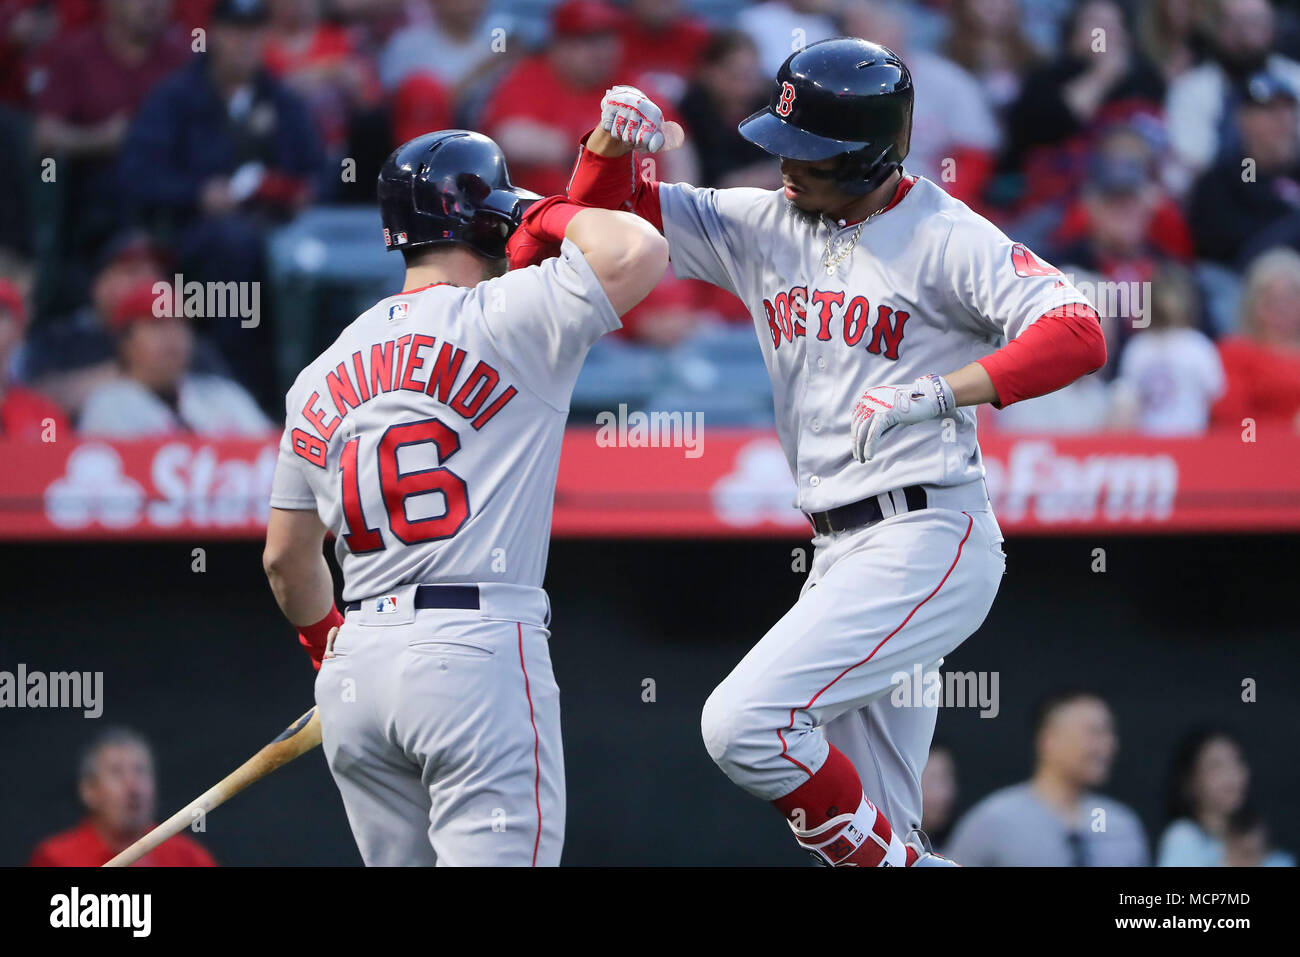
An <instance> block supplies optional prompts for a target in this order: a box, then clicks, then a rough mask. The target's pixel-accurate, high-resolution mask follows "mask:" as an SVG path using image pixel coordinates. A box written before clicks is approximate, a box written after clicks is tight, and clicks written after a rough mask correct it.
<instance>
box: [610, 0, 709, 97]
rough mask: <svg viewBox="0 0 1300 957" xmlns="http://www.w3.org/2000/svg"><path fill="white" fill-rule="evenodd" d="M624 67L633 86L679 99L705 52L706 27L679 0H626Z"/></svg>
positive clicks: (705, 61)
mask: <svg viewBox="0 0 1300 957" xmlns="http://www.w3.org/2000/svg"><path fill="white" fill-rule="evenodd" d="M621 32H622V34H623V68H624V69H625V70H626V71H627V75H628V76H629V77H631V80H630V81H629V82H630V83H631V84H632V85H633V86H640V85H642V84H646V85H648V86H652V87H654V88H655V89H656V90H659V91H660V92H661V93H663V94H664V95H665V96H666V97H668V99H670V100H672V101H674V102H676V101H677V100H680V99H681V97H682V94H683V93H684V92H685V90H686V84H687V83H688V82H689V81H690V79H691V77H692V76H694V75H695V70H696V68H697V67H700V66H706V65H708V64H710V63H712V62H713V61H712V60H710V59H709V57H708V55H707V53H706V52H705V48H706V46H708V44H709V27H708V24H706V23H705V22H704V21H703V20H700V19H698V18H697V17H694V16H692V15H690V14H689V13H685V12H683V10H682V0H628V3H627V12H626V14H625V15H624V17H623V24H622V31H621Z"/></svg>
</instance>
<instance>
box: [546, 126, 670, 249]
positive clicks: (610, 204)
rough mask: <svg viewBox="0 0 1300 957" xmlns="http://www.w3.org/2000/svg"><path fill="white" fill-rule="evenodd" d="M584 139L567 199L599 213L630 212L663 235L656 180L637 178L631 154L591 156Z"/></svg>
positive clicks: (570, 179)
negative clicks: (609, 210)
mask: <svg viewBox="0 0 1300 957" xmlns="http://www.w3.org/2000/svg"><path fill="white" fill-rule="evenodd" d="M590 135H591V134H590V133H588V134H587V136H590ZM587 136H584V137H583V138H582V145H581V146H580V147H579V148H578V160H577V162H576V163H575V164H574V166H573V173H572V174H571V175H570V177H569V188H568V194H569V198H570V199H572V200H575V201H577V202H579V203H584V204H586V205H587V206H596V207H599V208H600V209H626V210H630V211H631V212H634V213H636V214H637V215H638V216H640V217H641V218H642V219H644V220H646V221H647V222H649V223H650V224H651V225H652V226H654V227H655V229H657V230H659V231H660V232H661V233H662V232H663V231H664V221H663V214H662V212H661V211H660V208H659V182H658V180H653V179H651V180H647V179H643V178H641V177H638V176H637V175H636V163H635V154H634V153H625V154H624V155H622V156H599V155H597V154H596V153H593V152H591V151H590V150H589V149H587Z"/></svg>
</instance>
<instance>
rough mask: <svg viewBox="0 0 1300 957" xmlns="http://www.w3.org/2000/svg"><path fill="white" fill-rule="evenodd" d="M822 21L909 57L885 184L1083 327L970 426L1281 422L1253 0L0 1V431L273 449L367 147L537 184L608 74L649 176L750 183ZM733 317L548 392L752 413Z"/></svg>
mask: <svg viewBox="0 0 1300 957" xmlns="http://www.w3.org/2000/svg"><path fill="white" fill-rule="evenodd" d="M837 34H851V35H859V36H866V37H869V38H872V39H874V40H877V41H879V42H882V43H884V44H886V45H888V46H890V47H892V48H894V49H895V50H896V51H897V52H899V53H900V55H901V56H902V57H903V58H904V60H905V61H906V62H907V63H908V64H909V65H910V68H911V70H912V73H913V77H914V81H915V86H916V108H915V110H916V113H915V124H914V133H913V138H912V145H911V153H910V155H909V156H908V158H907V161H906V164H905V166H906V168H907V169H908V170H909V171H910V172H913V173H918V174H921V175H924V176H927V177H929V178H931V179H933V180H935V181H936V182H938V183H940V184H941V185H942V186H943V187H944V188H945V189H947V190H948V191H949V192H951V193H952V194H954V195H955V196H957V197H958V198H960V199H962V200H963V201H965V202H967V203H969V204H970V205H972V206H973V207H974V208H976V209H977V210H979V211H980V212H982V213H984V214H985V215H987V216H989V217H990V218H992V219H993V220H994V221H995V222H997V223H998V224H999V225H1000V226H1002V227H1003V228H1004V230H1005V231H1006V232H1007V233H1008V234H1009V235H1011V236H1012V237H1013V238H1015V239H1016V240H1018V241H1022V242H1025V243H1027V244H1029V245H1030V246H1031V247H1033V248H1034V249H1035V250H1036V251H1037V252H1039V253H1040V254H1041V255H1042V256H1043V257H1044V258H1045V259H1047V260H1049V261H1051V262H1053V263H1055V264H1056V265H1058V266H1060V267H1061V268H1062V270H1063V271H1064V272H1066V273H1067V274H1068V275H1070V276H1072V277H1073V278H1074V280H1075V281H1076V282H1078V283H1080V284H1082V285H1084V287H1085V288H1086V289H1089V290H1092V291H1093V292H1095V296H1094V298H1095V299H1096V300H1097V304H1098V306H1099V311H1100V312H1102V313H1103V314H1104V322H1105V324H1106V335H1107V337H1108V340H1109V343H1110V350H1109V356H1110V358H1109V361H1108V363H1107V365H1106V367H1105V368H1104V369H1103V370H1102V371H1101V372H1099V373H1098V374H1096V375H1094V376H1091V377H1088V378H1087V379H1085V380H1082V381H1080V382H1078V383H1075V384H1074V385H1072V386H1071V387H1069V388H1068V389H1066V390H1063V391H1062V392H1061V393H1057V394H1055V395H1052V396H1047V397H1044V398H1042V399H1038V400H1034V401H1032V402H1028V403H1024V404H1023V405H1021V406H1017V407H1012V408H1010V409H1007V410H1005V411H1002V412H998V413H993V414H991V415H990V416H989V424H990V425H991V426H992V427H994V428H999V429H1004V430H1018V431H1054V432H1093V431H1101V430H1136V431H1139V432H1142V433H1146V434H1152V435H1196V434H1200V433H1203V432H1205V431H1206V430H1207V429H1210V428H1213V427H1216V426H1218V427H1223V428H1225V429H1241V428H1242V427H1243V420H1245V419H1254V420H1256V421H1257V422H1263V421H1270V422H1274V423H1276V424H1279V425H1280V426H1282V427H1283V428H1285V429H1286V430H1287V431H1293V430H1295V429H1297V428H1300V105H1298V103H1300V17H1297V11H1296V9H1295V6H1294V5H1293V4H1291V3H1283V2H1278V3H1275V4H1270V2H1269V0H1146V2H1142V3H1126V2H1123V0H1081V2H1070V0H918V2H915V3H911V4H907V5H902V4H898V3H894V2H888V0H880V2H876V0H767V2H763V3H756V4H747V3H742V2H737V0H691V2H689V3H687V2H683V0H622V2H620V3H617V4H612V3H608V2H605V0H562V2H559V3H555V2H554V0H494V2H489V0H102V2H99V0H10V2H8V3H7V4H5V5H4V6H3V8H0V143H2V144H3V146H0V394H2V396H3V399H2V403H3V404H0V428H2V429H3V434H4V435H6V436H23V435H28V436H32V435H37V434H39V433H40V431H41V423H48V422H50V421H55V422H57V423H64V422H70V423H72V424H73V425H75V426H76V427H77V428H78V429H80V430H81V431H83V432H86V433H90V434H100V435H112V436H118V437H129V436H132V435H142V434H157V433H160V432H167V431H171V430H177V429H185V430H191V431H195V432H199V433H203V434H214V435H220V434H245V433H249V432H255V431H257V430H264V429H267V428H270V423H271V422H272V421H274V420H277V419H278V418H279V412H278V407H279V401H280V400H279V396H280V395H281V394H282V393H283V389H284V387H285V386H286V385H287V381H286V377H291V375H292V373H293V371H296V370H295V368H294V365H293V363H294V361H296V360H300V362H299V364H301V362H305V361H306V360H307V359H308V358H310V353H303V352H302V349H304V348H307V346H305V345H304V344H303V343H302V342H301V341H300V340H303V339H304V335H303V325H302V323H303V321H305V322H306V323H307V324H308V325H309V326H310V325H311V324H312V323H315V324H316V325H322V324H323V325H326V326H331V324H332V327H331V328H327V329H325V330H323V333H324V335H323V338H319V337H320V336H321V334H322V330H317V335H318V339H319V341H320V342H322V343H323V342H325V341H328V338H330V337H332V335H333V332H335V331H337V328H338V327H339V326H340V325H341V324H342V323H343V322H346V321H348V320H349V319H350V318H351V315H352V314H355V313H354V312H350V313H346V314H345V315H342V316H334V315H330V314H328V311H326V310H322V311H321V312H320V314H319V315H318V314H316V313H311V314H310V315H308V316H307V318H306V319H305V320H302V321H297V320H293V319H292V317H293V316H294V315H295V310H296V311H297V312H301V311H302V310H303V309H306V308H309V307H306V306H303V305H302V303H304V302H310V301H312V300H311V299H310V297H309V296H306V295H304V294H303V293H302V286H301V284H298V285H295V277H297V278H299V279H300V278H301V277H300V275H299V273H295V272H294V270H295V269H297V270H299V271H300V272H301V270H302V269H304V268H306V267H304V266H303V263H308V264H310V260H311V259H312V256H313V255H316V256H320V257H323V256H325V255H326V253H314V252H313V251H312V249H313V248H314V247H311V244H310V243H307V242H304V241H303V240H302V236H303V235H304V234H306V235H310V234H311V230H312V229H313V228H315V225H316V224H318V223H323V222H325V221H326V220H325V219H324V218H322V217H324V216H325V215H326V214H327V213H332V212H333V211H344V213H346V215H350V216H353V217H354V218H352V219H342V220H339V222H343V223H345V224H348V230H349V231H348V235H350V236H355V237H357V238H356V240H355V241H356V242H357V243H358V246H360V245H361V243H362V240H363V239H364V240H365V241H366V242H370V241H371V240H372V239H373V243H371V245H372V246H373V247H374V248H375V249H376V250H379V251H380V258H381V263H380V265H378V266H375V267H373V271H374V275H372V276H370V277H369V278H371V279H374V280H377V281H379V282H380V283H381V284H382V282H383V281H384V279H385V277H387V276H390V275H391V272H390V271H387V270H385V269H384V268H383V263H382V250H381V248H380V244H379V243H378V238H377V237H378V227H377V220H374V221H373V223H372V218H373V217H372V216H371V213H372V205H373V201H374V196H373V183H374V180H375V174H376V172H377V169H378V167H379V164H380V163H381V162H382V161H383V158H384V157H385V156H386V155H387V154H388V153H389V152H390V150H391V149H392V148H393V147H394V146H395V145H397V144H398V143H401V142H403V141H404V140H406V139H408V138H410V137H412V136H414V135H417V134H419V133H421V132H425V131H428V130H432V129H438V128H445V127H449V126H464V127H470V128H474V129H479V130H482V131H484V132H486V133H488V134H489V135H491V136H493V137H494V138H495V139H496V140H497V141H498V142H499V143H500V144H501V146H502V148H503V149H504V151H505V153H506V155H507V157H508V159H509V162H510V165H511V170H512V176H513V178H514V179H515V180H516V182H518V183H520V184H521V185H524V186H526V187H528V188H531V189H534V190H536V191H538V192H540V193H543V194H546V193H553V192H558V191H562V190H563V189H564V187H565V184H566V182H567V177H568V173H569V170H570V167H571V164H572V162H573V159H574V156H575V153H576V146H577V142H578V139H579V138H580V136H581V135H582V134H583V133H584V132H586V130H588V129H589V128H590V127H591V126H592V125H593V123H594V121H595V120H596V118H597V117H598V115H599V108H598V104H599V102H600V99H601V96H602V94H603V93H604V91H605V90H606V89H607V88H608V87H609V86H611V85H613V84H615V83H630V84H634V85H637V86H640V87H642V88H643V89H645V90H647V91H648V92H651V94H652V95H653V96H654V97H655V98H656V99H657V100H658V101H660V102H662V103H663V104H664V105H665V107H666V110H667V113H668V115H669V116H670V117H672V118H675V119H677V120H679V121H680V122H682V123H683V125H684V126H685V127H686V129H687V131H688V140H687V146H686V147H685V148H683V149H681V150H677V151H673V152H669V153H665V154H662V155H660V156H657V157H653V158H648V160H649V161H652V162H655V163H657V164H658V168H657V169H656V170H655V175H656V176H657V177H658V178H660V179H664V180H667V181H691V182H695V183H698V184H704V185H713V186H735V185H750V186H759V187H766V188H775V187H776V186H777V185H779V173H778V170H777V167H776V164H775V162H774V161H773V160H772V159H771V158H770V157H768V156H766V155H765V154H764V153H762V152H761V151H760V150H758V149H757V148H756V147H754V146H753V145H752V144H749V143H747V142H746V141H745V140H743V139H742V138H741V137H740V136H739V134H738V133H737V132H736V124H737V122H738V121H739V120H740V119H742V118H743V117H745V116H746V115H748V114H749V113H750V112H752V111H753V110H755V109H757V108H759V107H760V106H761V105H762V104H763V103H764V102H765V101H766V99H767V97H768V93H769V88H770V78H771V76H772V75H773V73H774V71H775V70H776V68H777V66H778V65H779V64H780V62H781V61H782V60H783V59H784V57H785V56H786V55H788V53H789V52H790V50H791V48H792V46H793V45H797V44H799V43H811V42H814V41H816V40H819V39H823V38H825V37H828V36H833V35H837ZM347 211H350V212H347ZM341 215H342V213H341ZM367 217H371V218H367ZM354 223H355V224H359V225H358V226H357V228H356V229H352V228H351V224H354ZM303 224H306V225H305V226H304V225H303ZM372 226H373V228H374V233H373V234H371V233H368V232H366V230H367V229H370V228H372ZM295 229H297V230H298V232H294V230H295ZM304 231H305V232H304ZM278 236H279V237H284V236H289V237H292V240H293V241H292V242H290V243H282V244H281V245H282V246H285V247H286V248H287V252H286V251H281V252H279V253H277V252H276V248H277V245H276V238H277V237H278ZM318 245H319V246H323V247H325V248H326V249H327V250H328V248H330V244H329V243H328V242H325V241H322V242H321V243H319V244H318ZM367 262H369V261H367ZM387 265H388V266H389V267H390V269H391V267H392V265H393V264H392V263H388V264H387ZM315 268H316V271H317V273H322V272H329V271H330V270H329V269H322V268H321V267H320V265H319V263H318V264H317V266H316V267H315ZM363 268H372V267H370V266H368V265H365V266H363ZM308 271H310V270H308ZM173 277H183V279H184V281H185V282H186V283H190V282H197V283H199V284H204V287H205V288H208V287H211V286H212V285H213V284H216V285H218V286H220V285H223V284H230V283H235V284H239V288H248V287H250V286H253V284H257V285H256V286H253V287H254V288H262V287H263V286H264V287H265V290H266V292H265V294H264V295H262V296H261V297H260V301H259V300H258V299H257V298H256V297H255V298H254V302H253V303H252V307H253V308H252V312H249V313H242V314H241V315H239V316H230V315H224V314H223V315H214V314H211V310H209V311H208V312H204V311H203V310H202V309H199V310H197V311H198V312H199V313H200V315H199V316H198V317H195V316H193V314H191V313H186V316H188V317H189V318H186V317H179V318H178V317H176V316H174V315H173V316H170V317H169V316H167V315H163V316H161V317H159V315H158V313H159V312H160V309H159V308H158V307H157V305H156V303H155V304H153V305H152V306H151V305H150V303H151V301H152V300H151V298H150V295H151V294H150V290H152V289H153V288H154V286H155V284H156V283H158V282H169V281H171V280H172V279H173ZM286 277H287V278H286ZM316 278H317V280H318V281H319V280H320V276H319V275H318V276H317V277H316ZM381 294H382V293H381ZM375 298H377V297H375ZM153 299H155V300H156V299H157V297H156V296H154V297H153ZM179 300H180V297H179V296H177V301H178V303H179ZM209 301H210V300H209ZM364 305H365V303H364V302H362V304H361V305H360V306H359V307H358V308H364ZM164 311H165V310H164ZM190 320H192V321H190ZM749 321H750V320H749V317H748V315H747V314H746V311H745V309H744V307H743V306H742V305H741V304H740V303H739V302H738V301H737V300H736V299H735V298H733V297H731V296H730V295H729V294H726V293H722V292H719V291H718V290H716V289H714V288H712V287H708V286H705V285H703V284H700V283H698V282H694V281H686V282H684V281H679V280H676V279H674V278H672V277H671V275H670V276H669V277H667V278H666V279H665V280H664V281H663V283H662V284H661V285H660V286H659V287H658V288H657V289H656V290H655V292H654V293H653V294H652V295H651V296H650V298H649V299H647V300H646V302H644V303H643V304H642V305H641V306H639V307H638V308H637V309H636V310H635V311H634V312H633V313H631V314H629V316H628V317H627V318H626V320H625V328H624V330H623V331H622V332H621V333H620V334H619V336H618V337H617V341H614V342H611V343H606V344H603V346H602V349H601V350H598V351H597V353H595V354H594V355H593V362H592V365H593V370H592V371H591V373H590V376H589V379H588V381H589V382H590V383H591V388H590V389H588V390H586V391H584V389H583V387H582V384H581V383H580V387H579V390H578V397H577V400H576V403H575V407H581V406H582V404H583V401H584V397H585V399H586V400H587V401H588V402H590V403H592V404H594V405H595V406H596V407H609V403H610V402H619V401H629V399H632V400H633V401H639V402H640V403H641V404H642V405H643V406H648V407H667V406H671V405H673V404H676V406H677V407H679V408H698V407H701V406H703V407H705V408H708V409H709V410H710V412H711V413H712V418H711V420H712V421H719V416H720V417H721V419H722V420H724V421H725V420H727V419H731V420H732V421H735V422H737V423H738V424H762V421H763V416H765V415H767V416H769V421H770V411H768V410H769V406H768V405H767V399H766V398H765V389H766V377H765V375H763V373H762V368H761V361H760V359H759V356H758V352H757V350H756V349H754V348H753V333H752V331H750V330H749ZM286 342H287V343H288V345H286ZM295 348H297V349H298V351H297V352H295V351H294V350H295ZM285 355H288V356H289V358H288V359H283V360H281V361H279V362H278V363H277V358H276V357H277V356H285ZM295 357H296V359H295ZM730 362H739V363H741V364H742V365H744V366H745V368H747V369H749V370H750V371H751V372H752V373H753V374H746V375H736V376H733V377H730V378H729V379H728V381H731V382H733V383H734V384H735V388H736V389H737V390H740V391H744V390H752V391H753V393H754V395H755V396H757V397H758V399H757V401H756V402H753V403H749V404H745V403H739V404H737V403H736V401H735V396H729V397H725V398H724V399H723V400H721V404H718V403H719V401H720V400H719V397H717V396H716V395H715V394H714V395H711V393H716V392H717V391H718V390H716V389H711V388H709V387H708V383H710V382H711V381H715V380H716V379H717V376H716V375H713V376H710V375H708V374H702V373H701V372H700V368H701V364H703V365H704V366H706V367H707V366H708V364H709V363H714V364H715V365H716V364H719V363H722V364H724V365H725V364H726V363H730ZM942 371H946V370H942ZM610 383H614V384H617V385H618V387H619V388H621V389H622V390H624V391H623V393H621V394H619V393H617V392H616V391H615V390H612V389H611V387H610ZM628 390H631V392H632V393H633V394H632V395H628V394H627V392H628ZM710 403H713V404H710ZM728 403H730V404H728ZM755 409H757V410H759V411H758V412H757V413H756V412H755V411H754V410H755ZM755 416H757V418H755Z"/></svg>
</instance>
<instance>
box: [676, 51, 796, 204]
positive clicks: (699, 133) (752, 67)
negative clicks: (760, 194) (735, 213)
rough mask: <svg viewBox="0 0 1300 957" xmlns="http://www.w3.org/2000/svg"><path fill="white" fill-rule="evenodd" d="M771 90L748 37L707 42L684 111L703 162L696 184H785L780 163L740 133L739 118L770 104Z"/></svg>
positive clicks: (773, 186)
mask: <svg viewBox="0 0 1300 957" xmlns="http://www.w3.org/2000/svg"><path fill="white" fill-rule="evenodd" d="M771 86H772V80H771V78H770V77H767V76H764V75H763V72H762V70H761V69H760V67H759V65H758V48H757V47H755V46H754V41H753V40H751V39H750V38H749V35H748V34H745V33H741V32H740V31H739V30H728V31H724V32H721V33H718V34H717V35H716V36H714V38H713V39H712V40H710V41H709V45H708V46H707V47H705V48H704V57H703V62H702V63H701V65H700V69H699V72H698V73H697V74H696V78H695V82H694V83H692V84H691V85H690V87H689V88H688V89H687V91H686V95H685V96H683V97H682V101H681V107H680V108H681V114H682V121H683V122H684V123H685V124H686V129H687V133H688V135H689V136H690V138H691V142H692V143H693V144H694V146H695V152H696V155H698V156H699V158H700V179H699V184H698V185H700V186H716V187H718V188H720V189H721V188H726V187H731V186H754V187H757V188H759V189H776V188H778V187H779V186H780V185H781V170H780V166H779V164H778V163H777V162H776V161H775V160H773V158H772V156H771V155H770V154H769V153H768V152H767V151H766V150H763V149H760V148H759V147H757V146H755V145H754V144H753V143H751V142H749V140H747V139H745V138H744V137H743V136H741V135H740V133H739V131H738V130H737V129H736V127H737V125H738V124H739V123H740V121H741V120H743V119H745V117H747V116H749V115H750V114H751V113H753V112H754V111H756V110H759V109H762V108H763V107H764V106H766V105H767V100H768V94H769V92H770V90H771Z"/></svg>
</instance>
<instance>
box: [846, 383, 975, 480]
mask: <svg viewBox="0 0 1300 957" xmlns="http://www.w3.org/2000/svg"><path fill="white" fill-rule="evenodd" d="M956 408H957V402H956V400H955V399H954V398H953V394H952V388H951V387H950V386H949V385H948V383H947V381H946V380H945V379H944V377H943V376H941V375H933V374H931V375H923V376H921V377H920V378H919V379H917V380H916V381H915V382H913V383H912V384H911V385H874V386H872V387H871V388H869V389H867V391H866V392H863V393H862V397H861V398H859V399H858V404H857V405H856V406H854V408H853V431H852V437H853V458H854V459H855V460H856V461H858V462H869V461H871V456H872V455H874V454H875V451H876V448H877V446H878V445H879V444H880V437H881V436H883V435H884V434H885V433H886V432H888V431H889V430H890V429H892V428H894V426H897V425H912V424H914V423H916V422H924V421H925V420H926V419H937V418H938V417H939V416H941V415H947V414H948V413H950V412H952V411H953V410H954V409H956Z"/></svg>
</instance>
